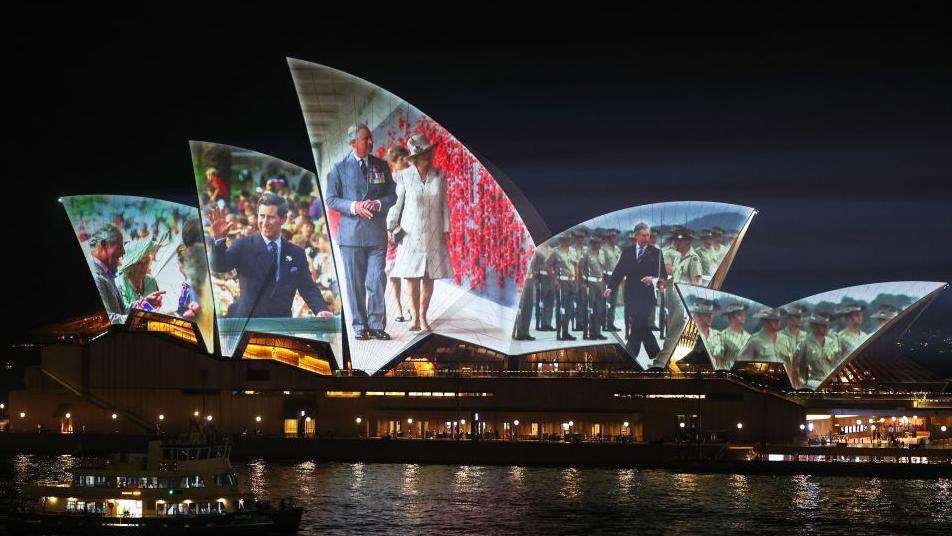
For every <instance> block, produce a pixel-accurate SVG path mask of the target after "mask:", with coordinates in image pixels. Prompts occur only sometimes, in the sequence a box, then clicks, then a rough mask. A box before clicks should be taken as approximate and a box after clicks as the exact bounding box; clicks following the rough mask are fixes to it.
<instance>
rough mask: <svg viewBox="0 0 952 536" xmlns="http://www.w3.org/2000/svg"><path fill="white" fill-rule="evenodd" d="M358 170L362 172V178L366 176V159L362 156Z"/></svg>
mask: <svg viewBox="0 0 952 536" xmlns="http://www.w3.org/2000/svg"><path fill="white" fill-rule="evenodd" d="M360 172H361V173H363V174H364V178H365V179H366V178H367V161H366V160H364V159H363V158H361V159H360Z"/></svg>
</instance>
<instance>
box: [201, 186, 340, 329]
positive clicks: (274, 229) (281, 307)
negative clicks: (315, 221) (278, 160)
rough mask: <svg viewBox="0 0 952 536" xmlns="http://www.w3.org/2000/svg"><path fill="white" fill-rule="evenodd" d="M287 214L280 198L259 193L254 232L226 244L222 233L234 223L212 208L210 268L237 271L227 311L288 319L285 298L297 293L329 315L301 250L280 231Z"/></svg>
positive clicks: (232, 314) (313, 308)
mask: <svg viewBox="0 0 952 536" xmlns="http://www.w3.org/2000/svg"><path fill="white" fill-rule="evenodd" d="M287 214H288V205H287V202H286V201H285V200H284V198H283V197H281V196H279V195H277V194H275V193H272V192H265V193H263V194H261V199H259V200H258V233H256V234H254V235H252V236H242V237H241V238H238V239H237V240H235V241H234V242H233V243H232V244H231V247H228V246H227V245H226V244H225V237H226V236H227V235H228V231H230V230H231V229H232V228H233V227H234V226H235V222H233V221H232V222H229V221H226V220H225V210H224V209H220V208H218V207H214V208H212V212H211V231H212V235H213V237H214V239H215V243H214V245H213V246H212V254H211V263H210V264H211V269H212V271H214V272H230V271H232V270H236V271H237V273H238V285H239V287H240V291H239V295H238V300H236V301H235V303H233V304H232V305H231V307H229V308H228V316H230V317H242V318H290V316H291V302H292V301H294V295H295V293H300V294H301V297H302V298H304V302H305V303H306V304H307V306H308V307H310V308H311V311H312V312H313V313H314V314H315V315H317V316H319V317H328V316H334V315H333V314H332V313H331V312H330V311H328V310H327V303H326V302H325V301H324V298H323V296H321V290H320V289H319V288H318V286H317V284H316V283H314V280H312V279H311V271H310V269H309V268H308V264H307V255H306V254H305V253H304V250H303V249H301V248H300V247H299V246H296V245H294V244H292V243H291V242H289V241H287V240H285V239H284V238H283V237H282V236H281V225H282V224H283V223H284V221H285V219H286V218H287Z"/></svg>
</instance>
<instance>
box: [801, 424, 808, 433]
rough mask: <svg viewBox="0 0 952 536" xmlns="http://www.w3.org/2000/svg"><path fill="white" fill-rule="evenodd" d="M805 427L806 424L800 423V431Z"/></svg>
mask: <svg viewBox="0 0 952 536" xmlns="http://www.w3.org/2000/svg"><path fill="white" fill-rule="evenodd" d="M806 429H807V425H805V424H801V425H800V431H801V432H802V431H803V430H806Z"/></svg>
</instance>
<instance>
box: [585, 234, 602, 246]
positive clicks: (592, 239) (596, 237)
mask: <svg viewBox="0 0 952 536" xmlns="http://www.w3.org/2000/svg"><path fill="white" fill-rule="evenodd" d="M588 241H589V243H599V244H601V243H602V235H600V234H598V233H592V234H591V235H590V236H589V237H588Z"/></svg>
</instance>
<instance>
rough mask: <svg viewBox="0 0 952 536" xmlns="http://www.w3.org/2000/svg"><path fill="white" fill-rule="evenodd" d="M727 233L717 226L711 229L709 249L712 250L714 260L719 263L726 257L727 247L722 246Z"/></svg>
mask: <svg viewBox="0 0 952 536" xmlns="http://www.w3.org/2000/svg"><path fill="white" fill-rule="evenodd" d="M726 234H727V231H726V230H725V229H724V228H723V227H720V226H718V225H715V226H714V227H711V249H713V250H714V254H715V258H716V259H717V262H718V263H720V262H721V260H722V259H724V256H725V255H727V246H726V245H725V244H724V236H725V235H726Z"/></svg>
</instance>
